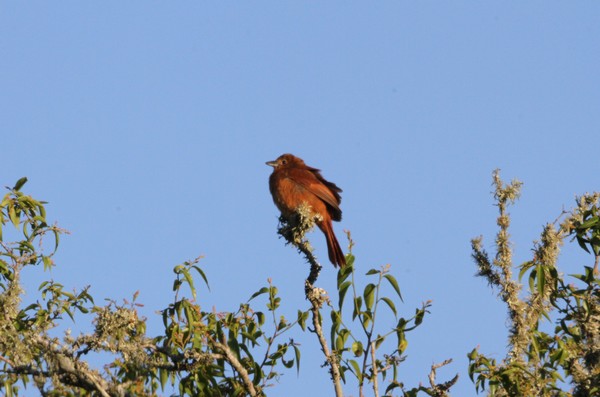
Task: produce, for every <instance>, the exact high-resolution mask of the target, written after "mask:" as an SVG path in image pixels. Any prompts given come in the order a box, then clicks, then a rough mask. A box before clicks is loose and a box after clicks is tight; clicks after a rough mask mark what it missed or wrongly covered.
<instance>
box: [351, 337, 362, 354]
mask: <svg viewBox="0 0 600 397" xmlns="http://www.w3.org/2000/svg"><path fill="white" fill-rule="evenodd" d="M352 353H354V357H360V356H362V354H363V344H362V343H361V342H360V341H358V340H357V341H356V342H354V343H353V344H352Z"/></svg>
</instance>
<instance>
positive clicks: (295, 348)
mask: <svg viewBox="0 0 600 397" xmlns="http://www.w3.org/2000/svg"><path fill="white" fill-rule="evenodd" d="M292 346H294V355H295V356H296V373H297V374H299V373H300V349H299V348H298V346H296V345H292Z"/></svg>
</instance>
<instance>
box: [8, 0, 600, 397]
mask: <svg viewBox="0 0 600 397" xmlns="http://www.w3.org/2000/svg"><path fill="white" fill-rule="evenodd" d="M0 54H1V56H0V86H1V87H2V94H1V95H0V132H1V134H2V149H3V150H2V160H3V167H2V172H1V173H0V177H1V180H0V183H1V184H2V185H3V186H4V185H10V186H12V185H13V184H14V182H15V181H16V180H17V179H18V178H20V177H22V176H27V177H28V178H29V183H28V184H27V185H26V187H25V191H26V192H28V193H30V194H32V195H34V196H35V197H37V198H41V199H44V200H46V201H48V202H49V204H48V206H47V210H48V214H49V218H50V219H52V220H56V221H57V222H58V224H59V225H60V226H62V227H64V228H66V229H68V230H69V231H70V232H71V234H70V235H69V236H66V237H65V238H64V239H63V240H62V243H61V247H60V251H59V254H58V255H57V257H56V261H57V263H58V266H57V267H56V268H55V269H53V270H52V272H51V274H44V275H41V276H40V275H35V274H31V275H29V276H28V277H31V281H30V286H29V287H28V290H29V291H31V292H33V291H35V290H36V288H37V283H38V280H39V277H52V278H54V279H55V280H58V281H60V282H62V283H63V284H64V285H65V286H66V287H68V288H81V287H83V286H85V285H88V284H91V286H92V289H91V292H92V294H93V295H94V296H95V297H96V302H97V303H99V304H100V303H102V299H103V298H104V297H110V298H114V299H117V300H119V299H121V298H129V297H131V295H132V294H133V293H134V292H135V291H140V296H139V301H140V302H141V303H143V304H144V305H145V306H144V307H143V308H142V311H143V313H144V314H145V315H146V316H147V317H148V318H149V333H150V334H156V333H157V332H160V325H161V323H160V319H159V316H158V315H156V314H155V311H156V310H159V309H161V308H164V307H165V306H166V305H167V304H168V303H169V302H171V301H172V293H171V285H172V284H171V282H172V268H173V266H174V265H176V264H178V263H181V262H182V261H184V260H187V259H189V258H193V257H196V256H197V255H200V254H202V255H204V256H205V258H204V259H203V260H202V262H201V264H202V265H203V266H204V269H205V271H206V273H207V276H208V278H209V281H210V283H211V287H212V291H211V292H210V293H208V292H202V293H201V296H200V298H199V299H200V303H201V304H202V306H203V307H204V308H206V309H209V308H212V307H213V306H215V307H216V308H217V310H223V311H225V310H234V309H235V308H236V305H237V304H238V303H240V302H242V301H245V300H246V299H247V298H248V297H249V296H250V295H251V294H252V293H253V292H254V291H256V290H258V289H259V288H260V287H262V286H263V285H265V284H266V280H267V278H272V279H273V283H274V284H276V285H277V286H278V287H279V290H280V293H281V295H282V298H283V307H282V314H286V315H290V316H292V317H293V316H295V313H296V309H297V308H304V307H306V302H305V300H304V296H303V282H304V278H305V277H306V275H307V268H306V265H305V264H304V261H303V259H302V258H300V257H299V256H298V255H297V254H296V252H295V250H293V249H292V248H290V247H286V246H284V244H283V241H282V240H280V239H278V238H277V235H276V227H277V216H278V214H277V210H276V208H275V206H274V205H273V203H272V200H271V197H270V195H269V191H268V176H269V174H270V172H271V169H270V167H267V166H266V165H265V164H264V162H265V161H268V160H273V159H275V158H276V157H277V156H279V155H280V154H282V153H285V152H291V153H294V154H296V155H298V156H300V157H302V158H303V159H304V160H305V161H306V163H307V164H309V165H311V166H314V167H317V168H320V169H322V170H323V175H324V176H325V177H326V178H327V179H329V180H331V181H333V182H335V183H336V184H337V185H338V186H340V187H341V188H342V189H343V190H344V192H343V194H342V210H343V219H342V222H341V224H336V225H335V229H336V232H337V235H338V238H339V239H340V241H341V242H342V245H343V246H345V243H343V241H344V237H343V232H342V230H344V229H348V230H350V231H351V232H352V235H353V238H354V240H355V242H356V247H355V250H354V252H355V254H356V256H357V267H358V268H359V269H362V270H364V271H365V272H366V271H367V270H368V269H370V268H372V267H379V266H381V265H384V264H386V263H390V264H392V273H393V274H394V275H395V276H396V277H397V279H398V281H399V283H400V287H401V289H402V291H403V294H404V297H405V304H404V305H402V306H401V307H400V311H401V312H402V314H403V315H405V316H409V315H411V313H413V310H414V308H415V307H416V306H419V305H420V303H421V302H423V301H426V300H430V299H431V300H432V301H433V307H432V309H431V312H432V313H431V315H430V316H428V317H427V318H426V320H425V323H424V324H423V325H422V327H420V328H419V329H418V330H416V331H415V332H414V333H412V334H409V335H408V339H409V348H408V351H407V355H408V360H407V361H406V363H405V364H404V365H403V366H402V369H401V375H400V378H401V379H402V380H404V381H405V383H406V384H407V385H408V386H414V385H416V384H418V382H424V383H425V382H426V381H427V378H426V375H427V373H428V370H429V366H430V365H431V364H432V363H433V362H440V361H442V360H444V359H446V358H453V359H454V360H455V361H454V363H453V364H452V365H451V366H449V367H447V368H445V369H443V370H440V371H439V376H440V379H441V380H443V379H447V378H450V377H451V376H453V375H454V373H457V372H458V373H460V374H461V378H460V381H459V383H458V385H457V386H456V387H455V389H454V394H455V395H460V396H467V395H475V391H474V387H473V385H472V384H471V382H470V380H469V379H468V376H467V372H466V369H467V366H466V363H467V359H466V354H467V352H469V351H470V350H471V349H473V348H474V347H475V346H478V345H479V346H480V347H481V351H482V352H486V353H490V354H492V355H494V356H495V357H497V358H498V359H501V358H502V357H503V356H504V351H505V345H506V331H507V329H506V327H507V323H506V320H505V318H506V316H505V314H506V313H505V308H504V307H503V305H502V304H500V303H499V302H498V300H497V299H496V295H495V293H494V292H493V291H491V290H490V289H489V288H488V286H487V284H486V282H485V281H484V280H482V279H476V278H475V277H474V276H473V275H474V273H475V266H474V264H473V263H472V261H471V259H470V239H471V238H472V237H475V236H478V235H480V234H483V235H484V236H485V240H484V243H485V246H486V247H487V248H488V249H492V248H493V245H492V244H493V237H494V233H495V228H494V224H495V216H496V208H495V207H494V206H493V205H492V204H493V203H492V197H491V195H490V192H491V190H492V188H491V174H492V171H493V170H494V169H496V168H500V169H502V176H503V177H504V178H505V179H506V180H510V179H512V178H518V179H520V180H522V181H523V182H524V183H525V185H524V188H523V197H522V199H521V200H520V201H519V203H518V204H517V206H516V207H514V208H513V209H512V210H511V213H512V214H513V216H514V219H513V229H512V235H513V238H514V241H515V244H514V249H515V262H516V263H521V262H523V261H525V260H527V259H528V258H529V255H530V248H531V243H532V241H533V240H535V239H536V237H537V236H538V235H539V232H540V231H541V228H542V225H543V224H544V223H546V222H548V221H552V220H554V219H555V218H556V217H557V216H558V215H559V214H560V212H561V210H562V209H563V207H567V208H568V207H570V206H571V205H572V203H573V198H574V196H575V195H576V194H582V193H584V192H586V191H593V190H598V175H600V161H599V160H598V137H599V136H600V135H599V133H600V73H599V72H598V71H599V70H600V4H599V3H597V2H591V1H588V2H580V3H577V5H576V6H575V5H574V4H572V3H565V2H555V1H551V2H542V1H531V2H524V3H522V2H514V1H513V2H475V1H460V2H432V1H425V2H404V1H399V2H390V1H384V2H378V3H371V4H366V3H359V2H339V1H333V2H325V3H322V2H314V1H310V2H295V3H291V2H258V3H257V2H245V3H242V2H237V3H235V2H219V3H206V2H190V1H181V2H157V1H153V2H139V1H133V2H75V1H64V2H60V3H56V2H40V1H29V2H4V3H3V5H2V7H1V11H0ZM312 241H313V244H314V245H315V246H316V248H317V255H319V256H320V258H321V259H322V260H323V263H324V265H325V268H324V271H323V272H322V274H321V277H320V282H319V284H320V286H321V287H322V288H325V289H327V290H329V291H333V290H334V286H335V272H334V271H333V269H332V268H331V267H330V266H329V264H328V263H327V255H326V248H325V243H324V239H323V237H322V235H321V234H320V233H319V232H316V233H315V234H314V235H313V237H312ZM590 263H591V258H590V257H587V256H585V255H580V254H578V253H577V251H576V249H574V247H569V246H567V247H566V253H565V254H564V257H563V265H562V266H563V268H564V269H565V272H566V273H569V272H572V271H574V270H576V269H577V266H580V265H581V264H590ZM294 339H296V340H298V341H301V343H302V348H303V361H302V368H301V371H300V375H299V376H296V373H295V371H289V372H287V373H286V374H285V375H284V376H283V377H282V378H281V379H280V383H279V384H278V385H276V387H275V388H273V389H272V390H271V391H270V393H269V395H273V396H284V395H285V396H304V395H306V394H307V393H313V394H315V393H316V394H320V393H321V394H322V393H323V392H322V390H330V389H327V388H329V387H330V386H329V384H328V375H327V373H326V371H324V370H323V369H322V368H320V364H321V363H322V358H321V356H320V354H319V353H318V346H317V343H316V340H315V339H314V338H313V337H312V336H311V335H303V334H301V333H300V332H297V334H295V335H294ZM346 393H347V394H348V395H357V392H356V389H354V388H352V387H347V389H346Z"/></svg>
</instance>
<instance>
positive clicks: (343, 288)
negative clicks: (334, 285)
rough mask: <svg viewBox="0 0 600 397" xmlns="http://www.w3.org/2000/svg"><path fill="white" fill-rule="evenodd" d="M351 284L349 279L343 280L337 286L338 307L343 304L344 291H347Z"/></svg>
mask: <svg viewBox="0 0 600 397" xmlns="http://www.w3.org/2000/svg"><path fill="white" fill-rule="evenodd" d="M351 285H352V283H351V282H350V281H344V282H343V283H342V285H341V286H339V287H338V290H339V308H340V310H341V309H342V306H343V305H344V298H345V297H346V292H348V288H349V287H350V286H351Z"/></svg>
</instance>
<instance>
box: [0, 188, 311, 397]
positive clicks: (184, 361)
mask: <svg viewBox="0 0 600 397" xmlns="http://www.w3.org/2000/svg"><path fill="white" fill-rule="evenodd" d="M25 182H26V179H25V178H23V179H21V180H19V181H18V182H17V183H16V185H15V186H14V187H13V188H11V189H9V192H8V193H7V194H6V195H5V196H4V198H3V200H2V202H1V203H0V230H2V229H5V227H6V226H7V224H8V223H9V222H10V223H11V224H12V225H13V226H14V227H15V228H17V229H18V230H20V232H21V234H22V238H21V239H20V240H18V241H14V242H6V241H0V246H1V248H2V249H1V251H0V290H1V291H0V360H1V362H0V364H1V367H0V390H2V391H3V393H4V395H6V396H13V395H15V396H16V395H19V394H21V388H22V387H25V388H27V387H31V385H33V387H35V388H37V390H38V391H39V392H40V393H41V394H42V395H53V396H71V395H78V396H79V395H80V396H86V395H100V396H124V395H136V396H145V395H156V394H157V392H158V391H159V389H160V390H164V388H165V387H166V386H167V385H168V384H171V385H175V386H176V387H177V388H178V391H179V393H180V394H181V395H190V396H197V395H210V396H221V395H223V396H224V395H228V396H229V395H230V396H236V395H253V396H258V395H264V389H265V388H267V387H268V386H270V385H271V384H272V383H273V382H274V380H275V379H276V378H277V376H278V375H279V374H280V371H281V370H282V368H291V367H293V366H296V367H298V364H299V359H300V351H299V349H298V346H297V345H296V344H295V343H294V341H293V340H292V339H289V340H287V341H281V338H282V335H283V334H285V333H286V332H288V331H289V330H290V329H291V328H292V327H294V325H295V322H288V321H287V320H285V318H283V317H281V318H279V317H278V314H277V310H278V308H279V306H280V298H279V297H278V295H277V288H276V287H275V286H274V285H272V284H271V283H269V285H268V286H267V287H264V288H261V289H260V290H259V291H258V292H256V293H255V294H254V295H252V297H251V298H250V300H249V301H248V302H246V303H243V304H241V305H240V306H239V308H238V310H237V311H235V312H214V311H213V312H205V311H202V310H201V308H200V305H199V304H198V303H197V302H196V301H195V298H196V296H197V290H196V287H195V284H194V279H193V277H192V272H196V273H198V274H199V275H200V276H201V278H202V279H203V280H204V282H205V283H206V285H207V286H208V281H207V279H206V276H205V274H204V272H203V271H202V269H201V268H200V267H199V266H198V261H199V259H200V258H197V259H195V260H193V261H189V262H185V263H183V264H181V265H178V266H176V267H175V268H174V273H175V281H174V284H173V290H174V292H175V299H174V302H173V303H172V304H170V305H169V306H168V307H167V308H166V309H164V310H163V311H162V317H163V322H164V327H165V330H164V335H161V336H157V337H149V336H147V335H146V320H145V319H144V318H140V316H139V315H138V311H137V308H138V304H137V303H136V302H135V300H136V296H135V295H134V299H133V301H132V302H127V301H125V302H124V303H123V304H117V303H116V302H115V301H113V300H111V301H109V302H108V304H106V305H105V306H96V305H94V304H93V303H94V300H93V298H92V296H91V295H90V293H89V288H84V289H83V290H81V291H78V292H67V291H66V290H65V289H64V287H63V286H62V285H61V284H59V283H56V282H54V281H44V282H42V283H41V285H40V286H39V291H40V296H41V298H40V300H38V301H36V302H34V303H31V304H29V305H28V306H26V307H25V308H21V306H22V298H23V289H22V285H21V282H20V276H21V273H22V271H23V270H24V269H26V268H29V267H36V266H39V265H41V264H43V266H44V269H48V268H50V267H51V266H53V265H54V263H53V260H52V257H53V255H54V253H55V251H56V248H57V247H58V243H59V238H60V235H61V234H63V233H64V232H65V231H64V230H62V229H60V228H58V227H57V226H51V225H49V224H48V222H47V221H46V212H45V207H44V204H45V203H44V202H41V201H37V200H35V199H33V198H32V197H30V196H28V195H25V194H24V193H22V192H21V188H22V187H23V185H24V184H25ZM5 234H6V233H5ZM46 235H51V236H52V237H53V248H54V250H53V251H51V252H49V253H47V252H45V251H44V247H43V237H45V236H46ZM184 285H186V286H187V287H189V289H190V291H191V295H192V299H189V298H186V297H183V296H181V297H180V295H183V293H182V291H181V288H182V287H183V286H184ZM259 297H261V298H263V297H264V298H266V311H260V310H256V309H255V308H253V307H252V306H251V303H254V302H253V301H254V300H255V299H258V298H259ZM251 301H252V302H251ZM76 313H79V314H80V315H81V316H88V317H89V316H93V319H91V323H92V324H93V332H91V333H88V334H81V335H78V336H75V337H74V336H72V335H71V334H70V332H69V331H65V332H64V335H63V336H62V338H58V337H55V336H52V335H51V332H50V331H51V330H53V329H55V328H57V327H58V326H59V324H61V320H62V319H63V317H64V315H65V314H66V315H67V316H68V317H69V318H70V319H71V320H75V314H76ZM77 318H78V320H79V317H77ZM84 318H85V317H84ZM267 324H271V325H272V326H271V327H267ZM267 328H272V332H268V330H267ZM101 352H104V353H109V357H111V360H112V361H110V362H108V363H107V364H106V365H105V366H104V370H103V371H100V370H96V369H92V368H91V367H90V366H89V365H88V363H87V362H86V361H85V360H86V358H89V357H90V355H91V354H93V353H101Z"/></svg>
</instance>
